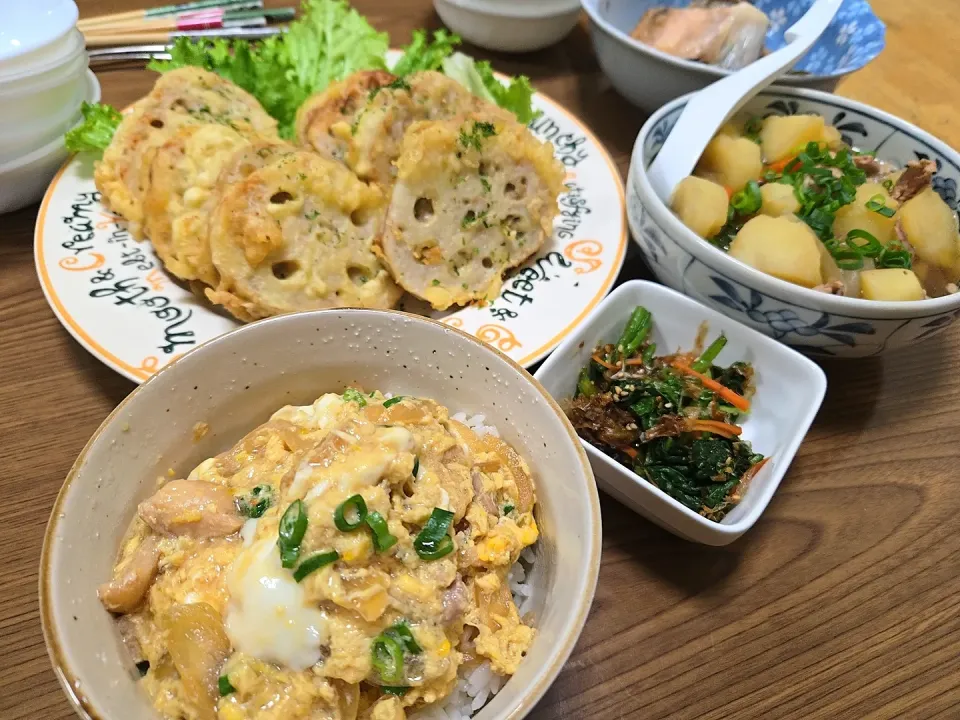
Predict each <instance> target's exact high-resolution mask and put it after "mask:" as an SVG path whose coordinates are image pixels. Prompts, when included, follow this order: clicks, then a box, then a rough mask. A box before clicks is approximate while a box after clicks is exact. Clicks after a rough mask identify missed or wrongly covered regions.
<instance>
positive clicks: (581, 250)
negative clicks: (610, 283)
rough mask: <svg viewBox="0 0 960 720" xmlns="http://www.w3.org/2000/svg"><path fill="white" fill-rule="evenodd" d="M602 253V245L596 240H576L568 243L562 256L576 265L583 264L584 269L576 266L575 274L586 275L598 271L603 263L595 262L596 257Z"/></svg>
mask: <svg viewBox="0 0 960 720" xmlns="http://www.w3.org/2000/svg"><path fill="white" fill-rule="evenodd" d="M601 253H603V245H602V244H601V243H600V242H598V241H597V240H577V241H575V242H572V243H570V244H569V245H567V246H566V247H565V248H564V249H563V255H564V257H566V258H567V259H568V260H572V261H573V262H576V263H583V264H584V265H585V266H586V267H583V266H578V267H577V268H576V270H575V272H576V273H577V274H578V275H586V274H587V273H592V272H593V271H594V270H596V269H598V268H599V267H600V266H601V265H603V262H602V261H600V260H597V257H599V256H600V254H601Z"/></svg>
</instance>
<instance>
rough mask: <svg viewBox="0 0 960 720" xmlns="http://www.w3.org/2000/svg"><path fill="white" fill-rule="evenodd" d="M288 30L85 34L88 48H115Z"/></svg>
mask: <svg viewBox="0 0 960 720" xmlns="http://www.w3.org/2000/svg"><path fill="white" fill-rule="evenodd" d="M285 30H286V26H284V25H274V26H273V27H253V28H216V29H213V30H196V31H189V32H165V31H153V32H104V33H91V34H85V35H84V38H85V39H86V43H87V47H113V46H122V45H140V44H147V43H150V44H154V43H160V44H164V45H167V44H170V43H172V42H173V41H174V40H176V39H177V38H178V37H188V38H204V37H225V38H246V39H248V40H259V39H262V38H267V37H271V36H273V35H279V34H280V33H282V32H284V31H285Z"/></svg>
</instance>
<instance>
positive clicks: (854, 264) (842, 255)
mask: <svg viewBox="0 0 960 720" xmlns="http://www.w3.org/2000/svg"><path fill="white" fill-rule="evenodd" d="M830 254H831V255H833V260H834V262H835V263H837V267H838V268H840V269H841V270H860V269H861V268H862V267H863V256H862V255H861V254H860V253H858V252H857V251H856V250H837V251H836V252H832V253H830Z"/></svg>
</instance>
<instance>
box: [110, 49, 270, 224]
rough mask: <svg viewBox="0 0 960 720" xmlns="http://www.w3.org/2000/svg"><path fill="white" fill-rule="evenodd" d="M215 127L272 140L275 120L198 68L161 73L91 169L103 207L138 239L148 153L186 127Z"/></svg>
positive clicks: (245, 96) (227, 84)
mask: <svg viewBox="0 0 960 720" xmlns="http://www.w3.org/2000/svg"><path fill="white" fill-rule="evenodd" d="M197 123H216V124H221V125H228V126H230V127H233V128H234V129H236V130H238V131H240V132H249V133H259V134H264V135H270V136H275V135H276V132H277V121H276V120H274V119H273V118H272V117H270V116H269V115H268V114H267V113H266V111H265V110H264V109H263V108H262V107H260V104H259V103H258V102H257V101H256V99H255V98H254V97H253V96H252V95H250V94H249V93H248V92H246V91H245V90H243V89H241V88H239V87H237V86H236V85H234V84H233V83H231V82H230V81H228V80H225V79H223V78H221V77H220V76H219V75H216V74H214V73H211V72H207V71H206V70H203V69H201V68H197V67H186V68H180V69H178V70H171V71H170V72H167V73H164V74H163V75H161V76H160V78H159V79H158V80H157V83H156V84H155V85H154V87H153V90H152V91H151V92H150V94H149V95H147V96H146V97H144V98H143V99H142V100H140V101H138V102H137V103H136V104H135V105H134V107H133V110H132V111H131V112H130V113H128V114H127V115H126V116H125V117H124V119H123V121H122V122H121V123H120V127H118V128H117V131H116V133H115V134H114V136H113V140H112V141H111V143H110V146H109V147H108V148H107V149H106V151H105V152H104V154H103V159H102V160H101V161H100V162H99V163H98V164H97V167H96V169H95V171H94V180H95V182H96V185H97V189H98V190H99V191H100V192H101V194H102V195H103V198H104V200H105V201H106V203H107V205H109V207H110V208H111V209H112V210H113V211H114V212H116V213H118V214H119V215H121V216H123V217H124V218H125V219H126V220H128V221H129V228H130V232H131V233H132V234H133V235H134V237H138V238H139V237H141V236H142V223H143V205H142V200H143V191H144V188H145V183H146V180H147V178H148V174H149V170H150V163H149V162H148V160H149V158H148V157H147V152H148V151H149V150H150V149H151V148H156V147H159V146H160V145H162V144H163V143H165V142H166V141H167V140H169V139H170V138H171V137H172V136H173V134H174V133H175V132H176V130H177V129H178V128H179V127H181V126H183V125H187V124H197Z"/></svg>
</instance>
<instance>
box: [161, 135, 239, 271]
mask: <svg viewBox="0 0 960 720" xmlns="http://www.w3.org/2000/svg"><path fill="white" fill-rule="evenodd" d="M249 144H250V138H249V137H248V136H244V135H243V134H241V133H238V132H237V131H236V130H234V129H233V128H230V127H228V126H226V125H207V124H204V125H199V124H197V125H193V124H191V125H184V126H183V127H181V128H179V129H178V130H177V131H176V132H175V133H174V135H173V137H172V138H170V140H168V141H167V142H165V143H164V144H163V145H161V146H159V147H156V148H152V149H151V150H150V151H148V153H147V155H146V156H145V157H146V163H147V165H148V166H149V171H148V180H147V182H146V188H145V191H144V195H143V217H144V225H143V227H144V230H145V231H146V234H147V236H148V237H149V238H150V241H151V242H152V243H153V249H154V250H156V252H157V255H158V256H159V257H160V259H161V260H162V261H163V264H164V265H165V266H166V268H167V269H168V270H169V271H170V272H172V273H173V274H174V275H176V276H177V277H179V278H181V279H183V280H200V281H201V282H204V283H206V284H207V285H216V283H217V273H216V270H215V269H214V267H213V263H212V261H211V260H210V249H209V244H208V243H207V237H206V236H207V233H206V231H205V225H206V221H207V218H206V215H207V212H208V211H209V207H208V200H209V199H210V196H211V194H213V193H214V192H215V190H216V187H217V182H218V179H219V176H220V170H221V169H222V167H223V166H224V165H225V164H226V163H227V162H229V161H230V159H231V158H233V156H234V155H235V154H236V152H237V151H238V150H239V149H240V148H242V147H244V146H246V145H249Z"/></svg>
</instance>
